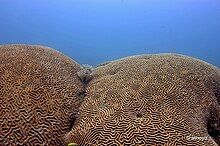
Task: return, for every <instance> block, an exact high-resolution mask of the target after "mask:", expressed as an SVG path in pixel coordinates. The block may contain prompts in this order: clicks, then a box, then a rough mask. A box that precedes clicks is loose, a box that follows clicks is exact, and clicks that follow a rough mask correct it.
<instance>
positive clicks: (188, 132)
mask: <svg viewBox="0 0 220 146" xmlns="http://www.w3.org/2000/svg"><path fill="white" fill-rule="evenodd" d="M92 78H93V79H92V80H91V81H90V82H89V84H88V86H87V87H88V88H87V97H86V98H85V100H84V101H83V103H82V106H81V107H80V111H79V114H78V118H77V119H76V121H75V124H74V126H73V129H72V131H71V132H69V133H68V134H67V135H66V143H70V142H75V143H78V144H79V145H80V146H96V145H102V146H104V145H106V146H120V145H123V146H150V145H157V146H176V145H191V146H199V145H200V146H205V145H206V146H214V145H217V143H218V144H219V138H220V137H219V128H220V124H219V122H220V107H219V101H220V94H219V91H220V86H219V85H220V71H219V69H218V68H216V67H214V66H212V65H210V64H207V63H205V62H203V61H200V60H197V59H193V58H190V57H186V56H182V55H178V54H162V55H147V56H136V57H129V58H124V59H120V60H117V61H114V62H110V63H108V64H106V65H102V66H99V67H97V68H96V69H94V71H93V73H92Z"/></svg>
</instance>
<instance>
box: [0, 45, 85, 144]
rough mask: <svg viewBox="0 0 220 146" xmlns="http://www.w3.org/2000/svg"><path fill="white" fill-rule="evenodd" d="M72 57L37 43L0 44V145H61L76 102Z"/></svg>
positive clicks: (80, 89)
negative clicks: (33, 44) (32, 44)
mask: <svg viewBox="0 0 220 146" xmlns="http://www.w3.org/2000/svg"><path fill="white" fill-rule="evenodd" d="M80 70H81V67H80V65H79V64H78V63H76V62H75V61H73V60H71V59H70V58H68V57H66V56H64V55H62V54H61V53H59V52H57V51H55V50H53V49H51V48H48V47H43V46H31V45H2V46H0V145H1V146H9V145H16V146H18V145H26V146H30V145H33V146H36V145H51V146H52V145H53V146H55V145H57V146H58V145H64V136H65V134H66V133H67V132H69V130H70V129H71V128H72V127H71V126H72V125H73V123H72V122H73V121H74V119H75V115H76V114H77V112H78V109H79V106H80V104H81V101H82V100H81V99H80V98H79V97H78V95H79V94H80V93H82V92H84V85H83V83H82V82H81V81H80V79H79V78H78V76H77V72H78V71H80Z"/></svg>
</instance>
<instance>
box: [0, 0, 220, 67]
mask: <svg viewBox="0 0 220 146" xmlns="http://www.w3.org/2000/svg"><path fill="white" fill-rule="evenodd" d="M11 43H13V44H14V43H21V44H40V45H46V46H49V47H52V48H55V49H57V50H59V51H60V52H62V53H64V54H66V55H68V56H69V57H71V58H73V59H74V60H76V61H77V62H79V63H81V64H91V65H97V64H99V63H101V62H104V61H108V60H114V59H118V58H121V57H125V56H129V55H136V54H149V53H150V54H152V53H164V52H175V53H181V54H185V55H189V56H193V57H196V58H199V59H202V60H205V61H207V62H209V63H212V64H214V65H216V66H218V67H220V0H0V44H11Z"/></svg>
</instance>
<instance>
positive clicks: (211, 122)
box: [207, 112, 220, 145]
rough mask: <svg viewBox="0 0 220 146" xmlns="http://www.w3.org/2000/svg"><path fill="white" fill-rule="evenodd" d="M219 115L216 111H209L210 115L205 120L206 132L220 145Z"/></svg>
mask: <svg viewBox="0 0 220 146" xmlns="http://www.w3.org/2000/svg"><path fill="white" fill-rule="evenodd" d="M219 120H220V117H218V114H217V113H216V112H211V116H210V117H209V119H208V122H207V130H208V134H209V135H210V136H211V137H212V138H213V139H214V141H215V142H216V143H217V144H218V145H220V121H219Z"/></svg>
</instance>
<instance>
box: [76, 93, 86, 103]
mask: <svg viewBox="0 0 220 146" xmlns="http://www.w3.org/2000/svg"><path fill="white" fill-rule="evenodd" d="M85 97H86V90H83V91H80V92H78V93H77V98H78V99H79V100H80V102H82V101H83V100H84V98H85Z"/></svg>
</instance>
